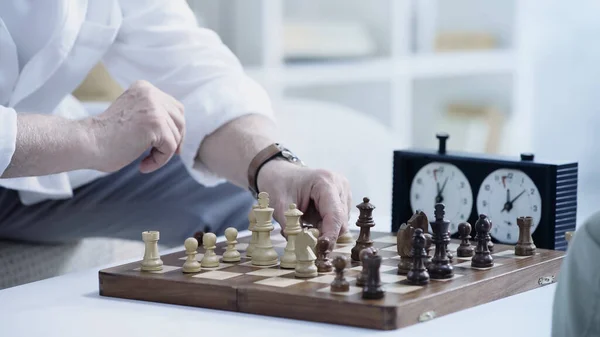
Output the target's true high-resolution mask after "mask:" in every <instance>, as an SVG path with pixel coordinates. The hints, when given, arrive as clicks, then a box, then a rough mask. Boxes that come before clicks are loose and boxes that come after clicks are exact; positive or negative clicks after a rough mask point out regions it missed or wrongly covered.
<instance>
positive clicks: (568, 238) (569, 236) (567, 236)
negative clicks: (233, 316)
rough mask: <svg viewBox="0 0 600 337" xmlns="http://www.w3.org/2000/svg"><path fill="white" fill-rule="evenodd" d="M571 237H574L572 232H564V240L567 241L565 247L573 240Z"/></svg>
mask: <svg viewBox="0 0 600 337" xmlns="http://www.w3.org/2000/svg"><path fill="white" fill-rule="evenodd" d="M573 235H575V232H574V231H568V232H565V240H567V246H569V245H570V244H571V239H573Z"/></svg>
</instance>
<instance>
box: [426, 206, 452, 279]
mask: <svg viewBox="0 0 600 337" xmlns="http://www.w3.org/2000/svg"><path fill="white" fill-rule="evenodd" d="M444 208H445V206H444V204H442V203H437V204H435V221H432V222H431V223H430V224H431V229H432V231H433V244H434V245H435V252H434V253H433V258H432V259H431V263H430V264H429V266H428V267H427V269H428V272H429V277H430V278H432V279H436V280H439V279H448V278H452V277H453V276H454V268H453V267H452V265H451V264H450V260H449V259H448V243H450V235H449V232H448V228H449V227H450V221H448V220H446V219H445V218H444V214H445V211H444Z"/></svg>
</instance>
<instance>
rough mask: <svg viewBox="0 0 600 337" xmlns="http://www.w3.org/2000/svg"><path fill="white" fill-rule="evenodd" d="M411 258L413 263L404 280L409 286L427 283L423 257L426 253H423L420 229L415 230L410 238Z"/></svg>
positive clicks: (423, 238) (427, 276)
mask: <svg viewBox="0 0 600 337" xmlns="http://www.w3.org/2000/svg"><path fill="white" fill-rule="evenodd" d="M411 253H412V257H413V263H412V268H411V269H410V270H409V271H408V274H406V280H407V281H408V283H410V284H414V285H425V284H427V283H429V273H428V272H427V269H426V268H425V263H424V260H425V257H426V256H427V253H426V252H425V235H423V230H422V229H421V228H417V229H416V230H415V233H414V234H413V238H412V252H411Z"/></svg>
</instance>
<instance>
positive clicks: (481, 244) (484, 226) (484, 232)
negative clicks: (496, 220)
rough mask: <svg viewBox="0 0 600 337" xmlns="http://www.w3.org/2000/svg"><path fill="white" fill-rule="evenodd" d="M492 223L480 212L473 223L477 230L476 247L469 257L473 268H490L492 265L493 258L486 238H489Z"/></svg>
mask: <svg viewBox="0 0 600 337" xmlns="http://www.w3.org/2000/svg"><path fill="white" fill-rule="evenodd" d="M491 228H492V225H491V224H490V221H489V220H488V218H487V216H486V215H485V214H480V215H479V219H477V222H476V223H475V230H476V231H477V247H476V248H475V256H473V258H472V259H471V267H474V268H490V267H493V266H494V258H493V257H492V255H491V254H490V250H489V248H488V240H490V229H491Z"/></svg>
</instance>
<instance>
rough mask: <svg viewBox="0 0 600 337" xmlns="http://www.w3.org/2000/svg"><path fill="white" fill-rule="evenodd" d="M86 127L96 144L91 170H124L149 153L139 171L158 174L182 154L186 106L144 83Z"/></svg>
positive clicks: (117, 100)
mask: <svg viewBox="0 0 600 337" xmlns="http://www.w3.org/2000/svg"><path fill="white" fill-rule="evenodd" d="M84 123H85V125H86V126H87V127H88V128H89V131H90V135H91V136H92V139H93V143H94V149H93V152H94V156H93V157H94V158H95V159H96V160H94V162H93V163H91V164H92V167H93V168H94V169H97V170H100V171H104V172H113V171H117V170H119V169H121V168H123V167H124V166H126V165H128V164H129V163H131V162H132V161H134V160H135V159H137V158H138V157H139V156H141V155H142V154H143V153H144V152H145V151H146V150H149V149H151V151H150V154H149V155H148V156H147V157H146V158H144V159H143V161H142V163H141V165H140V171H141V172H144V173H148V172H152V171H155V170H157V169H159V168H160V167H162V166H163V165H165V164H166V163H167V162H168V161H169V160H170V159H171V157H172V156H173V155H174V154H175V153H178V152H179V147H180V144H181V142H182V140H183V137H184V133H185V118H184V107H183V105H182V104H181V103H180V102H179V101H177V100H176V99H174V98H173V97H171V96H170V95H168V94H166V93H164V92H162V91H161V90H159V89H157V88H156V87H154V86H153V85H152V84H150V83H148V82H145V81H138V82H136V83H134V84H133V85H132V86H131V87H130V88H129V89H127V90H126V91H125V92H124V93H123V94H122V95H121V96H120V97H119V98H117V99H116V100H115V102H114V103H113V104H111V106H110V107H109V108H108V109H107V110H106V111H105V112H103V113H102V114H100V115H98V116H96V117H93V118H90V119H88V120H86V121H84Z"/></svg>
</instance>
